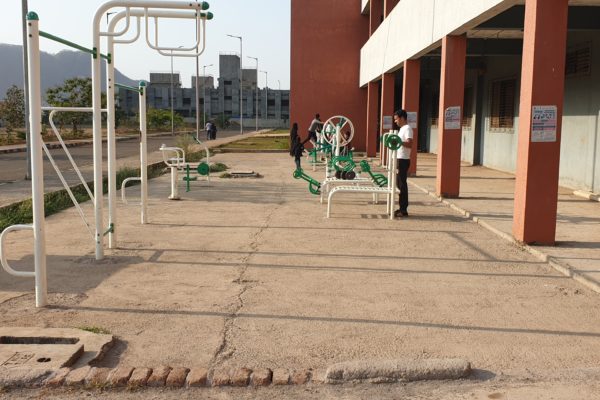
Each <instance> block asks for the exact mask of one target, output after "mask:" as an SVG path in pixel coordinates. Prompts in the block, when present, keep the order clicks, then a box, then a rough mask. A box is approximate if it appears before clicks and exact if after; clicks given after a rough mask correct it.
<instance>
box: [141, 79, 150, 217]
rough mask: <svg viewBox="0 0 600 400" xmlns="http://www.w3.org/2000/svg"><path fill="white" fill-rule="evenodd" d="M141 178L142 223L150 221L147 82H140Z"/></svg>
mask: <svg viewBox="0 0 600 400" xmlns="http://www.w3.org/2000/svg"><path fill="white" fill-rule="evenodd" d="M139 89H140V172H141V173H140V178H141V179H142V195H141V198H142V201H141V203H142V216H141V218H142V224H146V223H148V136H147V125H146V92H147V90H146V82H143V81H142V82H140V84H139Z"/></svg>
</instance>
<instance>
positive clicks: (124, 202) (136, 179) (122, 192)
mask: <svg viewBox="0 0 600 400" xmlns="http://www.w3.org/2000/svg"><path fill="white" fill-rule="evenodd" d="M133 181H137V182H141V181H142V178H139V177H136V176H132V177H130V178H126V179H124V180H123V183H121V200H122V201H123V204H125V205H130V204H129V202H128V201H127V194H126V192H125V188H126V187H127V184H128V183H129V182H133ZM132 205H136V206H141V205H142V203H136V204H132Z"/></svg>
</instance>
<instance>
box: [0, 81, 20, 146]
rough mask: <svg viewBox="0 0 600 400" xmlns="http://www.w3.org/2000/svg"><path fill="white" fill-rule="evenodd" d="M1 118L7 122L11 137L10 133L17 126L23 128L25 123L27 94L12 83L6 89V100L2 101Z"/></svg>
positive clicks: (0, 104)
mask: <svg viewBox="0 0 600 400" xmlns="http://www.w3.org/2000/svg"><path fill="white" fill-rule="evenodd" d="M0 118H2V120H3V121H4V122H5V123H6V131H7V133H8V135H9V136H8V138H9V139H10V133H11V132H13V131H14V130H15V128H21V127H23V125H24V124H25V96H24V95H23V89H21V88H19V87H17V86H15V85H12V86H11V87H10V88H8V90H7V91H6V97H4V101H3V102H1V103H0Z"/></svg>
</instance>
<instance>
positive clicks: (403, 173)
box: [396, 158, 410, 213]
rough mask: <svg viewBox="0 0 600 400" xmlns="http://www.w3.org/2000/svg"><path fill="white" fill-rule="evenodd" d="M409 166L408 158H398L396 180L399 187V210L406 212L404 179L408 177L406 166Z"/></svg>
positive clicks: (406, 201)
mask: <svg viewBox="0 0 600 400" xmlns="http://www.w3.org/2000/svg"><path fill="white" fill-rule="evenodd" d="M409 167H410V160H404V159H402V158H399V159H398V176H397V177H396V182H397V184H398V189H400V212H401V213H405V212H408V183H407V182H406V179H407V177H408V168H409Z"/></svg>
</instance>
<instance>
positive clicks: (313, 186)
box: [294, 169, 321, 196]
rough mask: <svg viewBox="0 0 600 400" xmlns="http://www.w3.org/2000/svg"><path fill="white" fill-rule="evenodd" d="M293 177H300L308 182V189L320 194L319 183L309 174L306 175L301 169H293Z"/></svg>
mask: <svg viewBox="0 0 600 400" xmlns="http://www.w3.org/2000/svg"><path fill="white" fill-rule="evenodd" d="M294 178H296V179H302V180H305V181H306V182H308V190H309V191H310V192H311V193H312V194H314V195H317V196H318V195H320V194H321V183H320V182H319V181H317V180H316V179H314V178H312V177H311V176H309V175H307V174H306V173H305V172H304V171H303V170H302V169H297V170H295V171H294Z"/></svg>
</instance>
